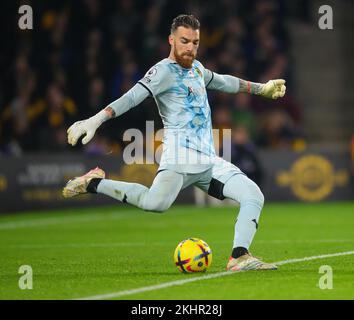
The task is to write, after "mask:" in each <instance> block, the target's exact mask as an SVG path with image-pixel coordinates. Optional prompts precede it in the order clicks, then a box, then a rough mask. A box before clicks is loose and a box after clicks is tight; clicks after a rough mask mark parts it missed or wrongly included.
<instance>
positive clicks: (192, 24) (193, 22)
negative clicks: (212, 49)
mask: <svg viewBox="0 0 354 320" xmlns="http://www.w3.org/2000/svg"><path fill="white" fill-rule="evenodd" d="M178 27H185V28H191V29H193V30H199V29H200V23H199V20H198V19H197V18H196V17H195V16H194V15H192V14H180V15H179V16H177V17H176V18H174V19H173V22H172V25H171V34H172V33H174V32H175V31H176V30H177V28H178Z"/></svg>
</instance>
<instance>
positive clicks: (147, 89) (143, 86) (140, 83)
mask: <svg viewBox="0 0 354 320" xmlns="http://www.w3.org/2000/svg"><path fill="white" fill-rule="evenodd" d="M138 83H139V84H141V85H142V86H143V87H144V88H145V89H146V90H147V91H149V92H150V94H151V96H152V97H153V96H154V95H153V94H152V91H151V90H150V89H149V88H148V87H147V86H146V85H145V84H143V83H142V82H140V81H138Z"/></svg>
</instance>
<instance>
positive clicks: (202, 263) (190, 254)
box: [174, 238, 212, 273]
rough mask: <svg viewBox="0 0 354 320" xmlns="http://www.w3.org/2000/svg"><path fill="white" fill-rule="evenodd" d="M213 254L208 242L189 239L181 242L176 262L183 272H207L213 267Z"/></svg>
mask: <svg viewBox="0 0 354 320" xmlns="http://www.w3.org/2000/svg"><path fill="white" fill-rule="evenodd" d="M211 261H212V252H211V249H210V247H209V246H208V244H207V243H206V242H204V241H203V240H201V239H197V238H188V239H186V240H183V241H182V242H180V243H179V244H178V246H177V248H176V250H175V254H174V262H175V265H176V266H177V269H178V270H179V271H181V272H184V273H188V272H205V271H206V270H207V269H208V268H209V267H210V265H211Z"/></svg>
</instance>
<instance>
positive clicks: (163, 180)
mask: <svg viewBox="0 0 354 320" xmlns="http://www.w3.org/2000/svg"><path fill="white" fill-rule="evenodd" d="M104 177H105V175H104V172H103V170H101V169H99V168H96V169H93V170H91V171H89V172H88V173H87V174H85V175H83V176H81V177H77V178H75V179H73V180H70V181H69V182H68V183H67V185H66V186H65V188H64V189H63V196H64V197H66V198H69V197H73V196H76V195H79V194H84V193H100V194H105V195H107V196H110V197H112V198H115V199H117V200H119V201H122V202H126V203H129V204H132V205H134V206H137V207H138V208H141V209H143V210H146V211H154V212H163V211H165V210H167V209H168V208H169V207H170V206H171V205H172V203H173V202H174V201H175V199H176V197H177V195H178V193H179V192H180V190H181V188H182V185H183V176H182V175H181V174H179V173H177V172H174V171H170V170H163V171H160V172H158V174H157V175H156V177H155V179H154V181H153V183H152V185H151V187H150V188H147V187H145V186H143V185H141V184H138V183H130V182H123V181H115V180H108V179H104Z"/></svg>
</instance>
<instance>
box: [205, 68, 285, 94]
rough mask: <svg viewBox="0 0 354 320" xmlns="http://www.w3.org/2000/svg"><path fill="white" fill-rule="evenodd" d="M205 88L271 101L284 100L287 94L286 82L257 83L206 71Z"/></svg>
mask: <svg viewBox="0 0 354 320" xmlns="http://www.w3.org/2000/svg"><path fill="white" fill-rule="evenodd" d="M204 79H205V87H206V88H207V89H214V90H219V91H223V92H229V93H238V92H244V93H249V94H254V95H259V96H263V97H266V98H270V99H278V98H282V97H284V95H285V92H286V86H285V80H284V79H275V80H269V81H268V82H267V83H256V82H251V81H247V80H243V79H240V78H237V77H234V76H231V75H222V74H218V73H216V72H212V71H210V70H208V69H205V70H204Z"/></svg>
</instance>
